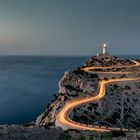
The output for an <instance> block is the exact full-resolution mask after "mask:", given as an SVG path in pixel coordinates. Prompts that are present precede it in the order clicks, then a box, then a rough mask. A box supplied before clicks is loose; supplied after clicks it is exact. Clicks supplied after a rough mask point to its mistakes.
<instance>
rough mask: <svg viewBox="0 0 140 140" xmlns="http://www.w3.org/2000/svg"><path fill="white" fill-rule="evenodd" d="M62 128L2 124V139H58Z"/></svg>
mask: <svg viewBox="0 0 140 140" xmlns="http://www.w3.org/2000/svg"><path fill="white" fill-rule="evenodd" d="M61 133H62V129H61V128H51V129H45V128H44V127H39V126H28V127H25V126H23V125H2V126H0V140H57V139H58V138H59V135H60V134H61Z"/></svg>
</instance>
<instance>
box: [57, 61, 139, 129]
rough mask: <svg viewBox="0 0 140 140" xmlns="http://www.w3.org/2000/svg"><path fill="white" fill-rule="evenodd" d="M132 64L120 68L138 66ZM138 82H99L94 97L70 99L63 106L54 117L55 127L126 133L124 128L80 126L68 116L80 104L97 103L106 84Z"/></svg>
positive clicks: (129, 79) (114, 80)
mask: <svg viewBox="0 0 140 140" xmlns="http://www.w3.org/2000/svg"><path fill="white" fill-rule="evenodd" d="M132 62H133V63H135V64H134V65H129V66H122V67H123V68H131V67H137V66H140V63H139V62H137V61H134V60H132ZM114 67H115V68H117V67H119V68H120V66H114ZM114 67H113V66H111V67H86V68H83V69H82V70H84V71H87V72H90V70H92V71H93V70H95V69H98V68H100V69H101V68H114ZM105 73H108V72H105ZM111 73H115V72H111ZM116 73H117V72H116ZM127 73H129V72H119V74H127ZM139 80H140V78H121V79H110V80H107V81H105V80H102V81H101V82H99V86H98V90H97V94H96V96H95V94H93V95H94V96H89V97H85V98H77V99H72V100H71V101H68V102H67V103H66V104H65V105H64V107H63V108H62V109H61V110H60V112H59V113H58V115H57V117H56V122H55V125H56V127H58V126H61V127H62V129H64V130H66V129H78V130H90V131H99V132H107V131H111V130H115V131H119V130H122V131H128V129H125V128H116V127H104V126H100V127H99V126H96V125H86V124H80V123H77V122H74V121H72V120H71V119H70V118H69V115H70V113H71V111H72V110H73V109H74V108H75V107H77V106H80V105H81V104H86V103H90V102H94V101H98V100H99V99H101V98H102V97H104V95H105V93H106V85H107V84H110V83H115V82H125V81H139ZM131 131H135V130H131Z"/></svg>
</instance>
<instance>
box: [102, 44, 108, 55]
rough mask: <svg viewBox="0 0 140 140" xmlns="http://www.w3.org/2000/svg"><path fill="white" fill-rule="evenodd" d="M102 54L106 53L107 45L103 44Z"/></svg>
mask: <svg viewBox="0 0 140 140" xmlns="http://www.w3.org/2000/svg"><path fill="white" fill-rule="evenodd" d="M102 47H103V54H105V53H106V49H107V44H103V46H102Z"/></svg>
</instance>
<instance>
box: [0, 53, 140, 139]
mask: <svg viewBox="0 0 140 140" xmlns="http://www.w3.org/2000/svg"><path fill="white" fill-rule="evenodd" d="M133 64H134V62H132V61H130V60H124V59H120V58H118V57H113V56H110V55H109V54H108V55H99V56H94V57H91V58H89V59H87V60H86V61H85V62H84V64H83V66H81V67H78V68H77V69H75V70H71V71H66V72H65V73H64V76H63V77H62V78H61V80H60V81H59V90H58V92H57V93H56V94H55V97H54V99H53V100H52V102H51V103H50V104H49V105H48V106H47V107H46V110H45V111H44V112H43V113H42V114H41V115H40V116H38V117H37V118H36V120H35V121H34V122H33V126H32V125H29V126H28V127H25V126H1V127H0V131H1V134H0V136H1V137H0V138H3V139H5V140H7V139H8V138H11V139H12V137H17V139H20V138H21V139H22V138H28V139H39V138H40V139H41V140H44V139H46V138H47V137H48V135H49V136H50V138H49V139H50V140H53V139H54V137H51V136H52V134H53V133H54V134H55V135H56V139H57V138H58V137H59V139H61V140H62V139H63V138H64V139H65V138H67V139H68V136H69V137H70V138H71V139H73V138H74V137H75V135H76V136H78V137H79V139H80V138H81V137H83V136H84V135H85V134H86V136H87V137H89V136H90V135H93V137H94V136H95V135H98V134H97V133H95V132H89V131H86V132H81V131H71V130H69V131H66V132H64V133H62V129H56V128H55V125H54V124H55V120H56V116H57V114H58V112H59V111H60V110H61V109H62V107H63V106H64V104H65V103H66V102H67V101H69V100H72V99H74V98H84V97H86V96H90V95H93V96H94V95H96V94H97V92H96V90H97V87H98V83H99V81H100V80H101V79H104V80H108V79H112V78H122V77H140V74H139V73H138V71H139V68H137V67H136V68H135V67H134V68H127V69H126V68H124V69H122V68H119V66H125V65H127V66H129V65H133ZM88 66H99V67H100V66H104V67H106V66H118V68H116V69H114V68H109V69H107V70H103V71H104V72H106V71H107V72H112V71H115V72H118V71H120V72H121V71H124V72H125V71H129V72H130V73H129V74H128V73H126V74H113V73H110V74H109V75H108V74H106V75H105V74H104V73H100V72H103V71H102V70H101V71H100V69H98V70H95V71H91V72H86V71H84V70H82V69H81V68H85V67H88ZM135 71H137V72H135ZM132 72H133V73H132ZM139 89H140V82H139V81H135V82H133V83H132V82H125V83H119V82H118V83H114V84H110V85H108V86H107V92H106V95H105V96H104V97H103V98H102V99H101V100H99V101H96V102H94V103H89V104H84V105H81V106H78V107H77V108H75V109H74V110H73V112H72V113H71V119H72V120H74V121H76V122H80V123H85V124H97V125H103V126H112V125H113V126H116V127H127V128H139V126H140V123H139V122H140V111H139V107H140V92H139ZM46 128H47V129H46ZM48 128H49V129H48ZM16 130H18V131H17V132H16ZM21 133H22V135H21ZM91 133H92V134H91ZM60 134H61V135H60ZM73 134H74V136H73ZM59 135H60V136H59ZM107 135H108V134H107ZM122 135H123V137H124V136H131V135H133V134H132V133H131V134H121V137H122ZM98 136H99V135H98ZM100 136H101V135H100ZM100 136H99V137H100ZM105 136H106V135H105ZM112 136H113V135H112V134H111V137H112ZM136 136H137V138H139V133H136ZM109 137H110V134H109ZM70 138H69V139H70Z"/></svg>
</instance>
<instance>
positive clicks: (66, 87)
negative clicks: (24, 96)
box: [35, 68, 98, 126]
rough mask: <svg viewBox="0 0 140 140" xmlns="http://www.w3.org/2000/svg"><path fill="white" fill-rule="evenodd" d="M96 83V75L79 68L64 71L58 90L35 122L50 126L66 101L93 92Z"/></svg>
mask: <svg viewBox="0 0 140 140" xmlns="http://www.w3.org/2000/svg"><path fill="white" fill-rule="evenodd" d="M97 85H98V75H97V74H89V73H87V72H85V71H82V70H81V69H79V68H78V69H76V70H74V71H66V72H65V74H64V76H63V77H62V79H61V80H60V82H59V91H58V93H57V94H56V96H55V99H54V100H53V101H52V102H51V104H50V105H49V106H48V107H47V108H46V110H45V111H44V112H43V113H42V114H41V115H40V116H39V117H38V118H37V119H36V121H35V124H37V125H45V126H52V125H53V124H54V122H55V119H56V116H57V114H58V112H59V111H60V109H61V107H63V106H64V104H65V103H66V101H68V100H71V99H73V98H76V97H84V96H89V95H90V94H94V91H95V89H96V88H97Z"/></svg>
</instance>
